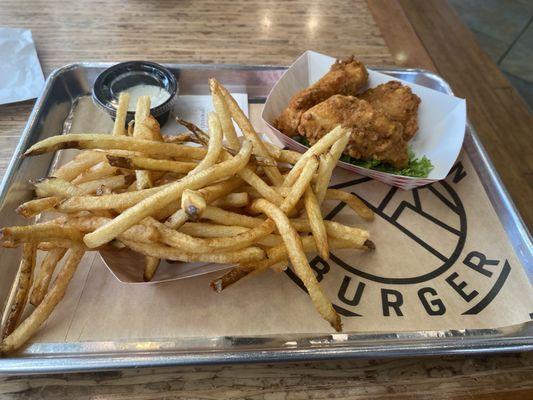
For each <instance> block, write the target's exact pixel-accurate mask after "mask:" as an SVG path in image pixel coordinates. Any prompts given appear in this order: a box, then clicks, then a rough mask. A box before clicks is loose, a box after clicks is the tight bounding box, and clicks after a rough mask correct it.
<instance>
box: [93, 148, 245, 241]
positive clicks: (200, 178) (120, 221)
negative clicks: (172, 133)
mask: <svg viewBox="0 0 533 400" xmlns="http://www.w3.org/2000/svg"><path fill="white" fill-rule="evenodd" d="M176 146H177V145H176ZM250 154H251V143H250V142H248V141H247V142H244V143H243V145H242V148H241V150H240V151H239V153H238V154H237V155H236V156H235V157H234V158H233V159H231V160H229V161H225V162H222V163H220V164H217V165H213V166H211V167H209V168H207V169H205V170H203V171H200V172H198V173H197V174H194V175H192V176H188V177H186V178H183V179H182V180H181V181H178V182H176V183H174V184H171V185H169V186H167V187H165V188H164V189H163V190H161V191H160V192H157V193H156V194H154V195H152V196H150V197H148V198H146V199H144V200H142V201H141V202H140V203H138V204H136V205H134V206H133V207H131V208H129V209H127V210H126V211H124V212H123V213H122V214H120V215H119V216H118V217H116V218H115V219H114V220H113V221H111V222H109V223H108V224H106V225H104V226H102V227H101V228H99V229H97V230H96V231H94V232H92V233H89V234H87V235H85V238H84V242H85V244H86V245H87V246H88V247H89V248H93V247H98V246H101V245H102V244H104V243H107V242H109V241H111V240H113V239H114V238H116V237H117V236H118V235H119V234H120V233H122V232H123V231H125V230H126V229H128V228H129V227H130V226H132V225H135V224H136V223H137V222H139V221H142V220H143V219H144V218H146V217H148V216H150V215H152V214H154V213H155V212H156V211H157V210H159V209H161V208H163V207H165V206H167V205H168V204H170V203H171V202H172V201H176V200H177V199H178V198H180V196H181V194H182V193H183V191H184V190H185V189H193V190H194V189H200V188H201V187H203V186H205V185H208V184H210V183H213V182H215V181H217V180H220V179H223V178H227V177H229V176H232V175H234V174H235V173H236V172H237V171H239V170H241V169H242V168H244V166H245V165H246V164H247V163H248V160H249V159H250Z"/></svg>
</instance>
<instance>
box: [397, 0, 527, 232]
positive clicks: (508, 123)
mask: <svg viewBox="0 0 533 400" xmlns="http://www.w3.org/2000/svg"><path fill="white" fill-rule="evenodd" d="M399 3H400V5H401V7H402V8H403V10H404V12H405V14H406V15H407V17H408V19H409V22H410V23H411V25H412V26H413V28H414V30H415V31H416V33H417V35H418V37H419V38H420V39H421V41H422V44H423V45H424V47H425V48H426V49H427V51H428V54H429V56H430V57H431V59H432V60H433V63H434V64H435V66H436V68H437V71H438V72H439V73H440V75H442V76H443V77H444V79H446V80H447V81H448V83H450V85H451V87H452V88H453V90H454V92H455V94H456V95H457V96H459V97H464V98H466V104H467V112H468V118H469V119H470V120H471V121H472V123H473V125H474V128H475V129H476V132H477V134H478V136H479V138H480V139H481V142H482V143H483V145H484V147H485V149H486V150H487V152H488V154H489V157H490V159H491V160H492V162H493V164H494V166H495V167H496V169H497V171H498V173H499V174H500V177H501V178H502V181H503V183H504V185H505V187H506V188H507V190H508V191H509V193H510V195H511V197H512V199H513V201H514V202H515V204H516V206H517V208H518V210H519V212H520V214H521V215H522V218H523V219H524V221H525V222H526V225H528V226H529V228H530V229H531V227H533V207H532V202H533V163H532V162H531V160H533V131H532V127H533V114H532V113H531V110H530V109H529V108H528V106H527V104H526V102H525V101H524V99H523V98H522V97H520V95H519V94H518V92H517V91H516V89H514V88H513V87H512V86H511V85H510V84H509V81H508V80H507V78H506V77H505V75H503V73H502V72H501V71H500V70H499V68H498V67H497V66H496V64H494V63H493V62H492V61H491V59H490V57H489V56H488V55H487V53H485V52H484V51H483V50H482V49H481V47H480V46H479V45H478V44H477V42H476V40H475V38H474V35H473V34H472V32H470V30H469V29H468V28H467V27H466V26H465V25H463V24H462V22H461V21H460V19H459V16H458V15H457V13H456V12H455V10H454V9H453V8H452V7H450V6H449V4H448V3H447V2H446V1H441V0H399Z"/></svg>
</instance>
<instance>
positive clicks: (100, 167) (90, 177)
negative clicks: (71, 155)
mask: <svg viewBox="0 0 533 400" xmlns="http://www.w3.org/2000/svg"><path fill="white" fill-rule="evenodd" d="M116 172H117V169H116V168H115V167H112V166H111V165H109V163H108V162H107V160H104V161H100V162H99V163H98V164H96V165H93V166H92V167H91V168H89V169H88V170H86V171H84V172H82V173H81V174H80V175H78V176H77V177H76V178H74V179H73V180H72V181H71V182H72V183H73V184H75V185H79V184H80V183H84V182H89V181H94V180H96V179H101V178H104V177H106V176H109V175H114V174H115V173H116Z"/></svg>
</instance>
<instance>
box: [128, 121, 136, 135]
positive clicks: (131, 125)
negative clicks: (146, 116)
mask: <svg viewBox="0 0 533 400" xmlns="http://www.w3.org/2000/svg"><path fill="white" fill-rule="evenodd" d="M134 126H135V120H134V119H132V120H131V121H130V122H128V129H127V132H126V133H127V135H128V136H133V128H134Z"/></svg>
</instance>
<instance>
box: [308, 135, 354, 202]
mask: <svg viewBox="0 0 533 400" xmlns="http://www.w3.org/2000/svg"><path fill="white" fill-rule="evenodd" d="M349 140H350V132H346V133H345V134H344V135H342V136H341V137H340V138H339V140H338V141H337V142H335V143H333V145H332V146H331V149H330V151H329V152H328V153H324V154H321V155H320V159H319V165H318V178H317V180H316V183H315V193H316V197H317V199H318V204H322V202H323V201H324V198H325V197H326V191H327V190H328V185H329V181H330V180H331V175H332V174H333V170H334V169H335V166H336V165H337V162H338V161H339V158H340V157H341V155H342V152H343V151H344V149H345V148H346V145H347V144H348V141H349Z"/></svg>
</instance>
